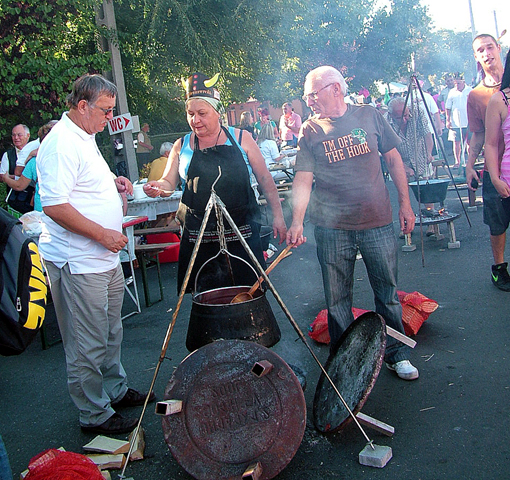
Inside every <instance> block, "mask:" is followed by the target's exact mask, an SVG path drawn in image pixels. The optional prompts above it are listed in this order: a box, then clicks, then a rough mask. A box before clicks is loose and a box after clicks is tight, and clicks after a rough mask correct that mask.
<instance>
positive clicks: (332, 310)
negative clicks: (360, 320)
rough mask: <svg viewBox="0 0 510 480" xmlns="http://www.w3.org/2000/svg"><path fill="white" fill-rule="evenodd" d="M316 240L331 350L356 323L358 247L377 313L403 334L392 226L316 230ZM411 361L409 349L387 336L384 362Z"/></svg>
mask: <svg viewBox="0 0 510 480" xmlns="http://www.w3.org/2000/svg"><path fill="white" fill-rule="evenodd" d="M315 240H316V242H317V256H318V258H319V263H320V266H321V269H322V280H323V283H324V293H325V296H326V305H327V308H328V327H329V334H330V336H331V347H332V348H333V347H334V345H335V344H336V343H337V342H338V341H339V340H340V337H341V336H342V333H343V332H344V331H345V330H346V329H347V327H348V326H349V325H350V324H351V323H352V322H353V321H354V316H353V314H352V296H353V283H354V264H355V263H356V253H357V250H358V248H359V250H360V253H361V255H362V256H363V261H364V263H365V267H366V269H367V273H368V279H369V280H370V285H371V286H372V290H373V292H374V301H375V311H376V312H377V313H379V314H380V315H381V316H382V317H383V318H384V320H385V321H386V323H387V325H389V326H390V327H392V328H394V329H395V330H398V331H399V332H401V333H404V327H403V325H402V306H401V305H400V302H399V300H398V295H397V241H396V238H395V233H394V231H393V225H392V224H389V225H386V226H384V227H377V228H372V229H368V230H340V229H330V228H323V227H315ZM408 358H409V347H407V346H406V345H404V344H403V343H401V342H399V341H397V340H395V339H394V338H393V337H390V336H388V337H387V342H386V352H385V356H384V360H385V361H386V362H388V363H396V362H399V361H401V360H407V359H408Z"/></svg>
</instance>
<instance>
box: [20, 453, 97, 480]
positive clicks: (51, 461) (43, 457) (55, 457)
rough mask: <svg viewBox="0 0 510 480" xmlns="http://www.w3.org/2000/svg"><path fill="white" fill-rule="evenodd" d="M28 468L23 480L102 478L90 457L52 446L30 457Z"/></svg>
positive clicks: (90, 479)
mask: <svg viewBox="0 0 510 480" xmlns="http://www.w3.org/2000/svg"><path fill="white" fill-rule="evenodd" d="M28 470H29V473H28V475H27V476H26V477H25V480H104V477H103V476H102V475H101V472H100V470H99V468H98V467H97V465H96V464H95V463H94V462H93V461H92V460H90V458H87V457H86V456H85V455H80V454H79V453H73V452H64V451H62V450H56V449H53V448H51V449H49V450H45V451H44V452H42V453H40V454H39V455H36V456H35V457H34V458H32V459H31V460H30V464H29V465H28Z"/></svg>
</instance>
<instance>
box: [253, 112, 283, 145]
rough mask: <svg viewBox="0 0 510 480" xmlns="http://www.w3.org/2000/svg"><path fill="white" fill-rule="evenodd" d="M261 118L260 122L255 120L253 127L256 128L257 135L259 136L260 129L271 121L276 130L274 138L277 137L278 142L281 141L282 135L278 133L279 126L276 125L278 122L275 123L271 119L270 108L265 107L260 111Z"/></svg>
mask: <svg viewBox="0 0 510 480" xmlns="http://www.w3.org/2000/svg"><path fill="white" fill-rule="evenodd" d="M259 115H260V120H259V121H258V122H255V124H254V125H253V129H254V130H255V135H256V136H257V137H258V135H259V133H260V129H261V128H262V125H264V124H266V123H269V124H270V125H271V126H272V127H273V131H274V138H275V139H276V143H278V142H279V141H280V135H279V133H278V127H277V126H276V123H274V122H273V121H272V120H271V115H270V114H269V109H268V108H263V109H262V110H261V111H260V112H259Z"/></svg>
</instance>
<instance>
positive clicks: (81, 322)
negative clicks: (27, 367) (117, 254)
mask: <svg viewBox="0 0 510 480" xmlns="http://www.w3.org/2000/svg"><path fill="white" fill-rule="evenodd" d="M45 266H46V270H47V272H48V275H49V281H50V289H51V295H52V298H53V303H54V305H55V311H56V314H57V321H58V326H59V329H60V334H61V336H62V341H63V344H64V350H65V355H66V364H67V385H68V388H69V393H70V395H71V399H72V400H73V402H74V404H75V405H76V407H78V409H79V410H80V424H81V425H84V426H89V425H100V424H101V423H103V422H105V421H106V420H108V419H109V418H110V417H111V416H112V415H113V414H114V413H115V411H114V410H113V408H112V407H111V405H110V404H111V402H113V401H116V400H120V399H121V398H122V397H123V396H124V395H125V393H126V392H127V378H126V372H125V371H124V367H123V366H122V363H121V359H120V351H121V343H122V335H123V330H122V321H121V319H120V317H121V309H122V301H123V298H124V276H123V274H122V268H121V266H120V265H119V266H118V267H117V268H114V269H113V270H110V271H108V272H104V273H89V274H75V275H73V274H71V272H70V270H69V265H68V264H66V265H64V266H63V267H62V268H58V267H57V266H56V265H55V264H53V263H51V262H45Z"/></svg>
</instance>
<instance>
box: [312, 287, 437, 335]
mask: <svg viewBox="0 0 510 480" xmlns="http://www.w3.org/2000/svg"><path fill="white" fill-rule="evenodd" d="M398 298H399V300H400V303H401V304H402V323H403V325H404V331H405V333H406V335H408V336H410V335H416V333H418V330H419V329H420V327H421V326H422V324H423V322H424V321H425V320H427V318H428V317H429V315H430V314H431V313H432V312H433V311H434V310H436V308H437V307H438V304H437V302H436V301H435V300H431V299H430V298H427V297H426V296H425V295H422V294H421V293H420V292H412V293H406V292H401V291H399V292H398ZM368 311H369V310H363V309H361V308H353V309H352V313H353V315H354V318H358V317H359V316H360V315H361V314H362V313H365V312H368ZM308 335H309V336H310V338H312V339H313V340H315V341H316V342H319V343H326V344H329V342H330V337H329V331H328V311H327V310H321V311H320V312H319V314H318V315H317V317H315V320H314V321H313V323H312V324H311V325H310V327H309V328H308Z"/></svg>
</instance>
